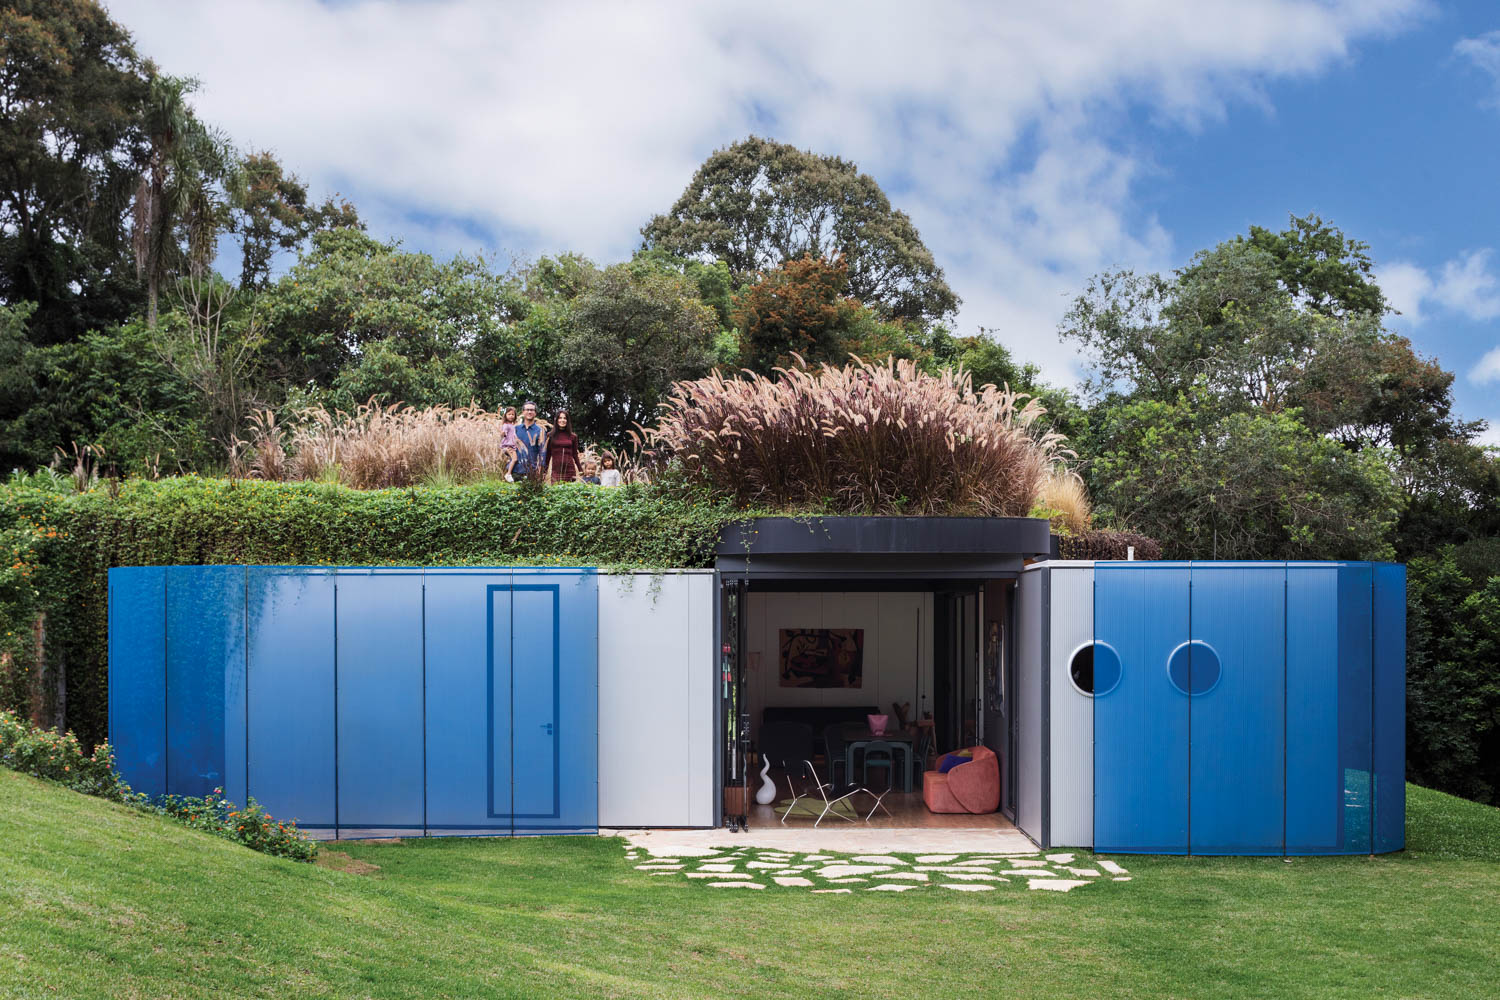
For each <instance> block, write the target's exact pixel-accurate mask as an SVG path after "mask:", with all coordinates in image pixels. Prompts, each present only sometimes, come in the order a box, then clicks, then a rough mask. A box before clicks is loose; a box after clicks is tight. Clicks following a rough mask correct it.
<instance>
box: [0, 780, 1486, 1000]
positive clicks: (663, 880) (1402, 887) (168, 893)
mask: <svg viewBox="0 0 1500 1000" xmlns="http://www.w3.org/2000/svg"><path fill="white" fill-rule="evenodd" d="M1408 802H1409V807H1410V813H1411V815H1410V821H1409V837H1410V843H1411V849H1410V850H1408V851H1406V852H1405V853H1403V854H1399V855H1394V856H1389V857H1380V858H1373V859H1371V858H1348V859H1294V860H1293V861H1291V862H1290V863H1288V862H1285V861H1282V860H1281V859H1279V858H1276V859H1212V858H1192V859H1182V858H1177V859H1172V858H1159V859H1158V858H1126V857H1121V858H1119V859H1118V860H1120V861H1122V862H1124V863H1125V865H1126V866H1127V867H1128V868H1129V869H1130V871H1131V874H1132V876H1133V880H1132V881H1130V882H1110V881H1104V882H1100V883H1098V884H1093V885H1089V886H1086V887H1083V888H1081V889H1077V890H1075V891H1073V892H1070V893H1048V892H1035V891H1026V890H1024V889H1021V888H1019V887H1012V888H1007V889H1005V890H1003V891H995V892H982V893H973V894H968V893H953V892H947V893H940V892H937V891H922V892H907V893H858V892H856V893H853V894H851V895H812V894H810V893H808V892H807V891H806V890H800V889H781V888H776V887H773V888H769V889H766V890H764V891H761V892H753V893H752V892H744V891H740V892H735V891H731V890H724V889H710V888H708V887H706V886H703V885H700V884H690V883H688V882H687V881H686V880H684V879H679V878H671V877H662V876H657V877H652V876H647V875H645V874H644V873H642V872H638V871H636V870H635V869H634V868H633V867H632V866H631V864H630V863H628V862H627V861H626V860H625V857H624V851H623V847H622V844H621V842H619V841H615V840H608V839H599V838H558V839H522V840H513V841H510V840H489V841H486V840H458V839H452V840H428V841H407V842H405V843H402V844H389V845H380V844H361V845H352V846H349V847H348V848H347V850H348V852H349V853H350V854H352V855H354V856H355V858H357V859H358V860H361V861H364V862H368V863H370V864H374V865H378V866H379V868H378V870H375V871H373V872H371V873H368V874H363V875H359V874H348V873H345V872H341V871H333V870H330V869H328V868H322V867H313V866H310V865H298V864H294V863H291V862H284V861H278V860H275V859H272V858H268V857H264V856H262V855H259V854H254V853H252V852H250V851H248V850H245V849H243V848H240V847H237V846H235V845H232V844H230V843H228V842H225V841H221V840H216V839H213V838H211V837H209V836H207V835H203V834H198V833H194V832H192V831H188V830H185V829H182V828H180V827H177V826H174V825H172V824H171V823H169V822H167V821H165V820H163V819H160V818H155V817H150V816H145V815H142V814H138V813H133V812H130V811H128V810H126V809H124V808H121V807H117V806H112V805H109V804H107V803H104V802H101V801H98V800H95V799H88V798H84V797H82V796H79V795H77V794H75V793H72V792H68V791H65V790H62V789H60V788H56V787H53V786H49V785H45V784H42V783H39V782H37V781H34V780H32V779H29V778H24V777H21V776H19V775H17V774H14V773H11V772H8V771H0V996H6V997H58V996H62V997H111V998H113V997H179V996H181V997H187V996H278V997H281V996H298V997H311V996H348V997H419V996H420V997H428V996H434V997H491V996H496V997H498V996H538V997H557V996H580V997H597V996H713V997H738V996H745V997H766V996H841V995H842V996H901V997H915V996H924V997H958V996H1007V997H1066V996H1090V997H1094V996H1099V997H1161V996H1182V997H1186V996H1193V997H1214V998H1228V997H1249V996H1257V997H1259V996H1275V997H1335V996H1337V997H1375V996H1391V997H1416V996H1421V997H1442V998H1453V997H1477V996H1500V810H1496V809H1490V808H1487V807H1484V806H1478V805H1474V804H1472V803H1468V802H1463V801H1461V800H1458V799H1453V798H1450V797H1448V796H1445V795H1441V794H1439V793H1436V792H1431V791H1427V790H1425V789H1421V788H1416V787H1411V788H1410V789H1409V796H1408ZM725 836H726V843H732V842H733V840H732V837H731V836H730V835H728V834H726V835H725ZM341 849H343V848H341Z"/></svg>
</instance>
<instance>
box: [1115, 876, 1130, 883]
mask: <svg viewBox="0 0 1500 1000" xmlns="http://www.w3.org/2000/svg"><path fill="white" fill-rule="evenodd" d="M1115 881H1116V882H1129V881H1130V876H1129V875H1116V876H1115Z"/></svg>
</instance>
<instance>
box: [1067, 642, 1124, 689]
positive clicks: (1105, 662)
mask: <svg viewBox="0 0 1500 1000" xmlns="http://www.w3.org/2000/svg"><path fill="white" fill-rule="evenodd" d="M1068 676H1069V678H1070V679H1071V680H1072V681H1073V686H1074V687H1075V688H1077V689H1078V693H1079V694H1086V695H1096V694H1109V693H1110V692H1111V691H1113V690H1114V689H1115V685H1116V684H1118V683H1120V656H1119V654H1118V653H1116V652H1115V651H1114V649H1113V648H1112V647H1111V646H1110V645H1109V644H1108V643H1103V642H1086V643H1084V644H1083V645H1082V646H1079V647H1078V648H1077V649H1075V650H1074V651H1073V655H1072V657H1070V658H1069V660H1068Z"/></svg>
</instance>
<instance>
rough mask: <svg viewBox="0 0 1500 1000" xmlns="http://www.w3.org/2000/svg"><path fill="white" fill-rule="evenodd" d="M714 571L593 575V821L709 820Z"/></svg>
mask: <svg viewBox="0 0 1500 1000" xmlns="http://www.w3.org/2000/svg"><path fill="white" fill-rule="evenodd" d="M714 596H715V595H714V575H713V573H712V572H709V571H703V572H680V573H662V574H653V573H625V574H601V576H600V578H599V825H600V826H601V827H621V826H627V827H628V826H712V825H713V813H714V810H713V799H714V787H715V786H714V736H713V719H714V712H715V711H716V701H715V691H714V681H715V676H714V675H715V669H716V662H715V656H714V635H713V625H714V610H713V609H714Z"/></svg>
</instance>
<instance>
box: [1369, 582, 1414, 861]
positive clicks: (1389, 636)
mask: <svg viewBox="0 0 1500 1000" xmlns="http://www.w3.org/2000/svg"><path fill="white" fill-rule="evenodd" d="M1373 615H1374V622H1373V631H1374V636H1375V656H1374V692H1373V694H1374V697H1373V700H1372V704H1373V709H1372V711H1373V715H1374V718H1373V720H1372V735H1373V740H1372V742H1373V743H1374V758H1375V759H1374V763H1375V782H1374V784H1375V835H1374V849H1375V851H1376V852H1377V853H1378V852H1384V851H1399V850H1400V849H1401V848H1403V847H1405V846H1406V567H1405V566H1400V565H1396V564H1393V563H1376V564H1375V594H1374V601H1373Z"/></svg>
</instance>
